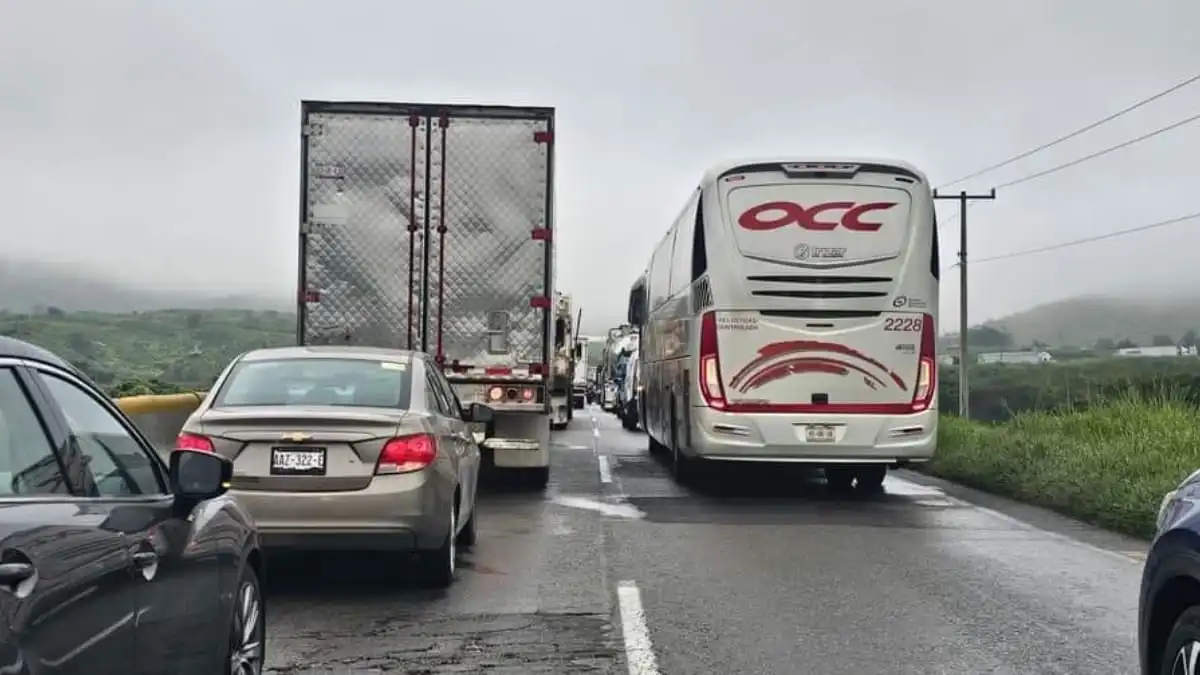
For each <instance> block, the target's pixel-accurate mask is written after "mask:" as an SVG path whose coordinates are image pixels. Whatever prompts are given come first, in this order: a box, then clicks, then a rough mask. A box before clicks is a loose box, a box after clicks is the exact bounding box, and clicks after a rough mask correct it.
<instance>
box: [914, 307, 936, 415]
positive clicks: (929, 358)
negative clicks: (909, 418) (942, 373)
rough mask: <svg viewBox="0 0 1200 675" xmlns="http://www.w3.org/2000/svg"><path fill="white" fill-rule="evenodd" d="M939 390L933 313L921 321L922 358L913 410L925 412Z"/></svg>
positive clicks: (915, 388) (924, 316)
mask: <svg viewBox="0 0 1200 675" xmlns="http://www.w3.org/2000/svg"><path fill="white" fill-rule="evenodd" d="M936 392H937V332H936V329H935V327H934V325H933V315H932V314H925V315H923V317H922V322H921V359H920V362H919V365H918V370H917V384H916V386H915V387H914V388H913V401H912V409H913V412H924V411H926V410H928V409H929V407H930V406H931V405H933V397H934V394H935V393H936Z"/></svg>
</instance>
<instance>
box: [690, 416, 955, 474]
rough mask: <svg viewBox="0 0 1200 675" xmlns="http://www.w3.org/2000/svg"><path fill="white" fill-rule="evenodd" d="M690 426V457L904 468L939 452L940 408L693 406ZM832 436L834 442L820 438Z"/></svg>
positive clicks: (926, 459)
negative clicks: (854, 410) (740, 409)
mask: <svg viewBox="0 0 1200 675" xmlns="http://www.w3.org/2000/svg"><path fill="white" fill-rule="evenodd" d="M691 422H692V428H691V434H690V436H691V439H690V440H691V443H690V444H689V445H690V448H689V449H690V450H691V452H690V453H688V454H691V455H694V456H696V457H699V458H702V459H711V460H719V461H735V462H781V463H799V464H814V465H828V464H889V465H904V464H910V463H920V462H926V461H928V460H930V459H931V458H932V457H933V455H934V453H935V452H936V450H937V423H938V418H937V410H926V411H924V412H920V413H914V414H911V415H812V414H803V415H799V414H779V413H762V414H745V413H738V414H732V413H724V412H720V411H717V410H713V409H712V408H693V409H692V420H691ZM830 432H832V438H831V439H830V440H817V439H829V438H830V436H829V434H830Z"/></svg>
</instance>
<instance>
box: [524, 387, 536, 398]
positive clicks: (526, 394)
mask: <svg viewBox="0 0 1200 675" xmlns="http://www.w3.org/2000/svg"><path fill="white" fill-rule="evenodd" d="M533 395H534V391H533V389H530V388H528V387H526V388H525V389H522V390H521V398H523V399H525V401H526V402H529V401H532V400H533Z"/></svg>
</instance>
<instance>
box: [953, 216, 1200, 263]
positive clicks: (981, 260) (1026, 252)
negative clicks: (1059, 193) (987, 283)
mask: <svg viewBox="0 0 1200 675" xmlns="http://www.w3.org/2000/svg"><path fill="white" fill-rule="evenodd" d="M1196 218H1200V211H1197V212H1196V213H1189V214H1188V215H1186V216H1177V217H1175V218H1168V219H1167V220H1160V221H1158V222H1155V223H1150V224H1148V225H1140V226H1138V227H1131V228H1129V229H1127V230H1117V231H1115V232H1107V233H1105V234H1098V235H1094V236H1091V237H1084V238H1082V239H1072V240H1069V241H1063V242H1059V243H1057V244H1050V245H1048V246H1039V247H1038V248H1029V249H1025V250H1022V251H1013V252H1012V253H1002V254H1000V255H994V256H989V257H986V258H977V259H975V260H973V261H971V262H972V263H973V264H975V265H978V264H980V263H985V262H994V261H996V260H1008V259H1010V258H1023V257H1025V256H1027V255H1034V254H1036V253H1046V252H1047V251H1057V250H1059V249H1063V248H1068V247H1071V246H1079V245H1082V244H1090V243H1092V242H1096V241H1102V240H1105V239H1113V238H1115V237H1123V236H1125V235H1128V234H1137V233H1139V232H1145V231H1147V230H1154V229H1157V228H1160V227H1166V226H1168V225H1175V224H1176V223H1182V222H1185V221H1188V220H1194V219H1196Z"/></svg>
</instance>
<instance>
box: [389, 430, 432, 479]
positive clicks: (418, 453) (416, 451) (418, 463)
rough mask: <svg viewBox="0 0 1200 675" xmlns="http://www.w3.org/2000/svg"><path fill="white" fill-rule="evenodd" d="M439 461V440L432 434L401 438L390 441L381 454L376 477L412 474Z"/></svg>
mask: <svg viewBox="0 0 1200 675" xmlns="http://www.w3.org/2000/svg"><path fill="white" fill-rule="evenodd" d="M435 459H437V439H436V438H434V437H433V435H432V434H413V435H411V436H399V437H397V438H393V439H391V440H390V441H388V442H387V443H386V444H384V446H383V450H382V451H381V452H380V453H379V463H378V464H376V465H375V475H377V476H378V475H384V474H396V473H411V472H413V471H420V470H421V469H424V468H425V467H427V466H429V465H430V464H433V460H435Z"/></svg>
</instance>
